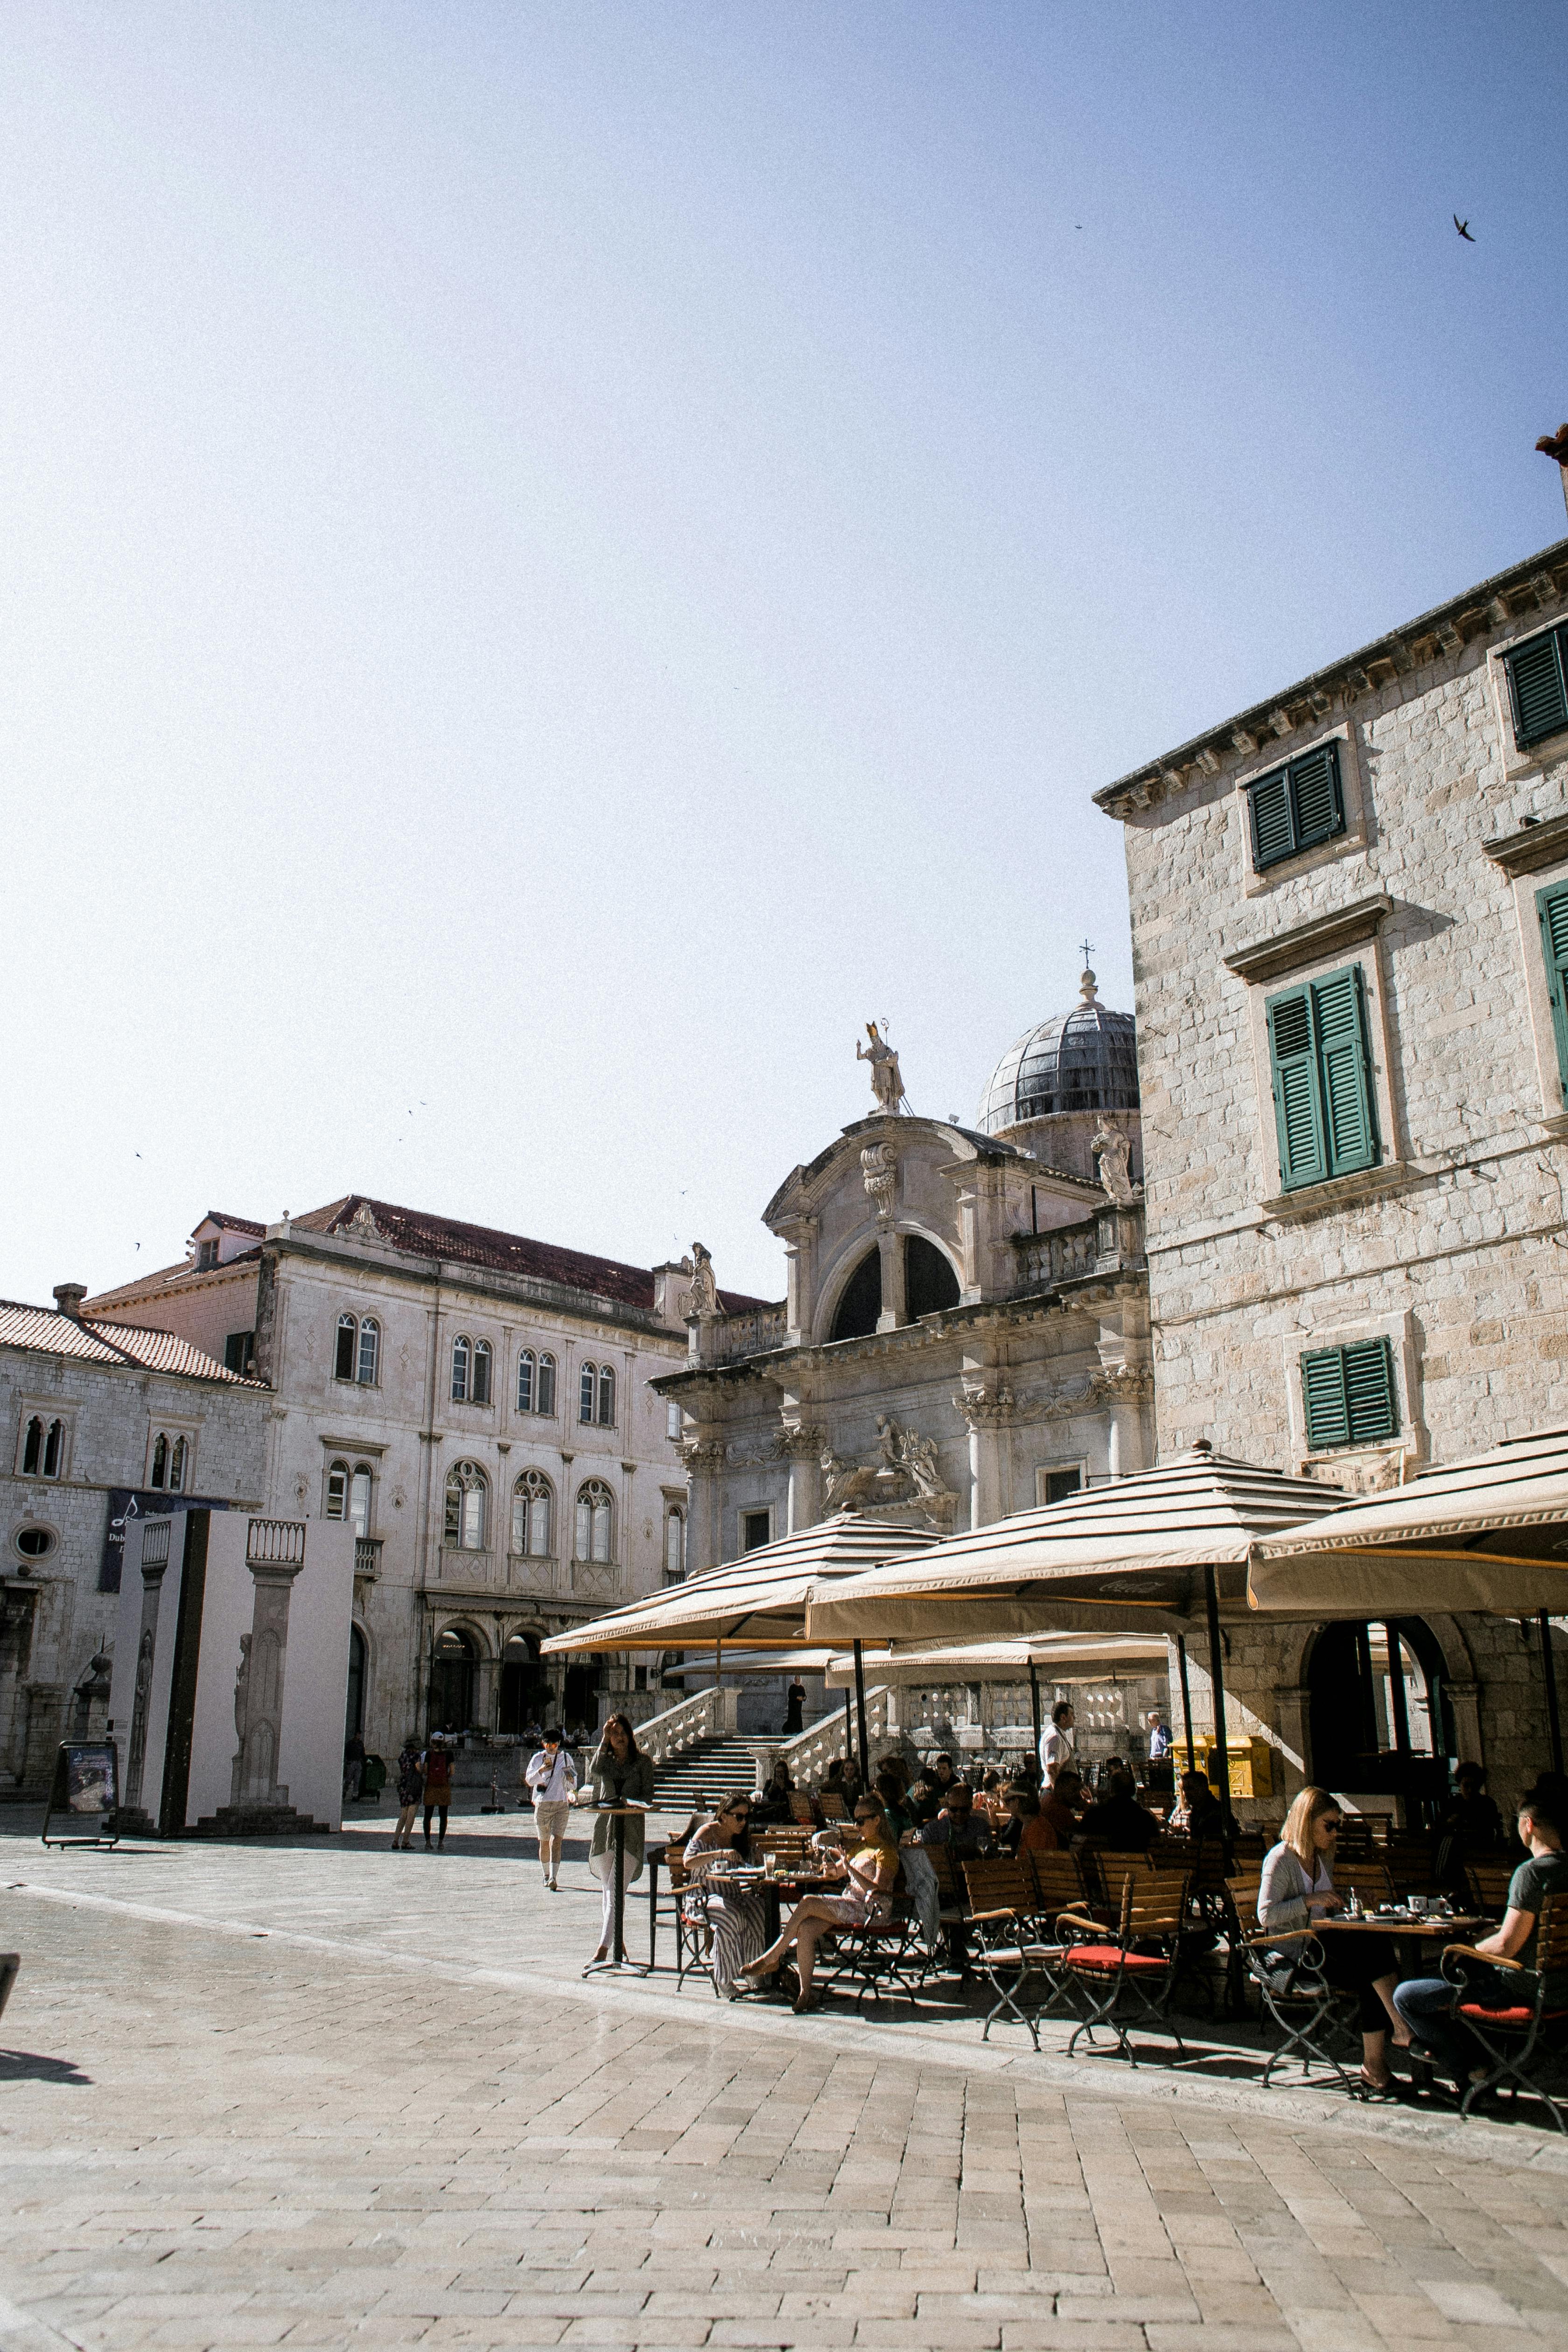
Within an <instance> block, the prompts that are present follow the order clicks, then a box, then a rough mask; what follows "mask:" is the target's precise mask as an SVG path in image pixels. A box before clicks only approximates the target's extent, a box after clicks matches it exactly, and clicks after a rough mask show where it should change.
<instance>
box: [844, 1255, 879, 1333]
mask: <svg viewBox="0 0 1568 2352" xmlns="http://www.w3.org/2000/svg"><path fill="white" fill-rule="evenodd" d="M881 1311H882V1253H881V1251H880V1250H879V1248H877V1247H876V1246H875V1244H873V1246H872V1247H871V1248H870V1249H868V1251H867V1253H866V1255H865V1256H864V1257H863V1258H862V1259H861V1261H860V1263H859V1265H858V1266H857V1267H856V1269H855V1271H854V1273H853V1274H852V1275H851V1276H850V1277H849V1279H848V1281H847V1283H846V1284H845V1286H844V1295H843V1297H841V1298H840V1300H839V1302H838V1312H837V1315H836V1316H835V1317H834V1318H833V1337H834V1339H866V1338H867V1337H868V1335H869V1334H870V1333H871V1332H873V1331H874V1330H875V1329H876V1328H877V1318H878V1317H879V1315H880V1313H881Z"/></svg>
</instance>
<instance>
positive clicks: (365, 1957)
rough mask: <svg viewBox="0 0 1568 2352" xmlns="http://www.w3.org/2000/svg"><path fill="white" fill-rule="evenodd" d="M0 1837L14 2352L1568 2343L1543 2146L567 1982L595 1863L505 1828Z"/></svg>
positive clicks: (960, 2038)
mask: <svg viewBox="0 0 1568 2352" xmlns="http://www.w3.org/2000/svg"><path fill="white" fill-rule="evenodd" d="M10 1828H11V1833H10V1834H5V1835H4V1836H3V1837H0V1883H3V1884H5V1886H6V1889H7V1891H6V1893H5V1910H4V1915H3V1918H0V1943H3V1944H4V1945H5V1947H6V1948H19V1949H20V1950H21V1951H22V1953H23V1955H24V1968H23V1975H22V1977H21V1979H20V1980H19V1983H18V1986H17V1990H16V1993H15V1995H14V1996H13V1999H12V2002H11V2006H10V2008H9V2010H8V2011H7V2012H6V2014H5V2021H4V2023H3V2025H0V2045H4V2050H5V2053H6V2054H5V2056H4V2057H0V2101H3V2103H4V2104H3V2106H0V2116H3V2118H4V2139H3V2154H4V2162H5V2192H6V2194H5V2210H6V2212H7V2214H8V2215H15V2216H16V2217H17V2218H16V2220H15V2221H14V2222H12V2224H11V2225H10V2227H9V2230H8V2231H7V2234H6V2237H5V2241H4V2245H3V2251H0V2346H4V2347H5V2352H44V2347H51V2346H54V2347H58V2345H60V2344H61V2343H67V2344H71V2345H76V2346H80V2347H131V2346H141V2345H171V2346H173V2345H181V2346H195V2347H203V2346H210V2347H227V2346H239V2345H253V2344H289V2345H300V2346H338V2345H349V2344H356V2345H357V2344H364V2345H370V2346H379V2345H396V2344H403V2343H415V2342H418V2343H423V2344H428V2345H437V2344H455V2345H456V2344H461V2345H471V2346H476V2347H477V2346H485V2345H496V2346H508V2347H510V2346H520V2347H522V2346H531V2345H552V2344H583V2345H593V2346H598V2347H645V2346H646V2347H654V2346H661V2347H663V2346H676V2347H684V2346H693V2347H696V2346H707V2345H712V2346H720V2345H732V2346H744V2347H784V2346H800V2347H816V2346H824V2347H827V2346H839V2345H846V2346H887V2347H898V2352H918V2347H923V2346H931V2347H941V2352H968V2347H977V2352H978V2347H994V2352H1032V2347H1041V2352H1045V2347H1083V2352H1134V2347H1151V2352H1177V2347H1184V2346H1189V2345H1190V2346H1192V2347H1194V2348H1195V2347H1199V2346H1200V2345H1201V2347H1203V2352H1232V2348H1233V2347H1234V2352H1271V2347H1281V2352H1285V2347H1312V2352H1319V2347H1321V2352H1362V2347H1367V2352H1372V2347H1384V2346H1394V2345H1398V2346H1402V2347H1403V2346H1406V2345H1421V2346H1426V2345H1433V2346H1438V2345H1464V2346H1474V2347H1483V2346H1488V2347H1489V2346H1496V2347H1499V2352H1502V2347H1509V2352H1513V2347H1515V2346H1517V2344H1518V2343H1519V2342H1520V2341H1521V2340H1524V2341H1529V2342H1535V2343H1540V2344H1543V2345H1563V2344H1568V2194H1565V2189H1568V2143H1564V2142H1563V2140H1561V2139H1559V2138H1558V2137H1556V2136H1555V2135H1549V2134H1547V2133H1545V2132H1542V2131H1538V2130H1535V2129H1533V2128H1531V2127H1529V2126H1518V2125H1514V2126H1500V2125H1488V2124H1476V2125H1473V2126H1463V2127H1461V2126H1456V2125H1455V2124H1453V2123H1451V2122H1449V2121H1447V2119H1446V2118H1444V2117H1441V2116H1415V2115H1410V2114H1407V2113H1405V2112H1404V2111H1399V2110H1390V2109H1374V2110H1365V2109H1355V2110H1351V2109H1348V2108H1347V2106H1346V2105H1345V2104H1344V2102H1343V2101H1342V2100H1339V2099H1332V2098H1330V2097H1328V2096H1327V2095H1319V2094H1316V2093H1312V2092H1306V2093H1301V2092H1299V2091H1296V2090H1287V2091H1282V2092H1279V2093H1260V2092H1258V2090H1257V2089H1256V2087H1253V2086H1250V2085H1249V2084H1247V2081H1246V2080H1245V2079H1237V2076H1236V2074H1235V2073H1234V2072H1227V2071H1226V2064H1225V2063H1224V2062H1223V2061H1219V2060H1216V2059H1215V2058H1214V2057H1213V2056H1212V2055H1211V2057H1210V2058H1208V2059H1205V2058H1204V2057H1203V2056H1201V2055H1200V2056H1198V2057H1197V2058H1196V2059H1195V2060H1194V2066H1193V2068H1192V2069H1191V2071H1190V2073H1189V2074H1183V2075H1181V2076H1180V2077H1177V2076H1174V2075H1173V2073H1172V2071H1171V2070H1170V2069H1169V2068H1168V2067H1167V2066H1166V2065H1164V2064H1163V2063H1152V2064H1150V2065H1147V2066H1145V2067H1141V2068H1140V2069H1139V2071H1138V2073H1137V2074H1131V2075H1130V2074H1128V2072H1127V2070H1126V2069H1125V2068H1124V2067H1121V2066H1120V2065H1116V2064H1114V2063H1110V2062H1099V2063H1091V2064H1089V2065H1079V2066H1074V2067H1068V2064H1067V2063H1065V2062H1064V2061H1063V2060H1062V2059H1061V2057H1060V2056H1059V2054H1053V2053H1059V2049H1060V2044H1061V2041H1062V2040H1063V2039H1064V2038H1065V2036H1063V2035H1061V2034H1058V2035H1056V2036H1055V2038H1054V2040H1052V2039H1051V2037H1050V2036H1049V2035H1048V2036H1047V2041H1048V2043H1049V2046H1048V2048H1047V2053H1046V2054H1044V2055H1043V2056H1042V2057H1040V2058H1038V2059H1037V2058H1036V2057H1035V2056H1034V2055H1033V2053H1031V2052H1029V2050H1028V2048H1027V2045H1026V2043H1021V2042H1020V2041H1019V2039H1018V2038H1017V2037H1016V2036H1015V2037H1013V2038H1011V2039H1004V2040H1003V2041H1002V2042H1000V2043H997V2042H995V2041H994V2042H993V2044H992V2045H991V2046H990V2047H989V2048H983V2047H982V2045H981V2043H980V2040H979V2026H978V2022H977V2021H975V2019H974V2018H973V2016H970V2017H963V2016H960V2015H957V2014H954V2013H948V2014H947V2015H945V2016H943V2015H942V2014H941V2013H935V2014H933V2016H932V2017H931V2018H930V2019H927V2018H925V2017H924V2016H922V2018H921V2021H920V2022H919V2023H918V2024H916V2025H914V2026H910V2025H905V2024H900V2023H888V2022H883V2023H880V2024H878V2023H867V2024H860V2023H857V2022H856V2021H854V2020H853V2019H852V2018H850V2017H848V2016H844V2017H837V2016H835V2015H834V2014H832V2013H831V2012H824V2013H821V2014H818V2015H816V2016H814V2017H811V2018H807V2019H795V2018H793V2017H791V2016H789V2015H788V2014H787V2013H784V2012H781V2011H775V2010H773V2009H771V2008H758V2007H756V2006H755V2005H750V2004H748V2005H743V2006H740V2007H736V2008H721V2007H720V2006H719V2005H718V2004H717V2003H716V2002H715V2001H714V2000H713V1998H712V1995H711V1991H710V1988H709V1986H708V1984H707V1981H706V1979H697V1980H695V1981H693V1982H691V1983H689V1985H688V1987H687V1989H686V1990H684V1991H682V1992H678V1991H676V1990H675V1989H674V1983H673V1979H672V1978H670V1977H668V1976H664V1977H655V1978H650V1979H635V1978H634V1979H621V1980H618V1981H614V1982H608V1981H605V1980H604V1979H599V1980H597V1981H596V1982H595V1983H594V1984H592V1985H584V1983H583V1982H582V1980H581V1978H580V1975H579V1973H578V1971H579V1970H580V1968H581V1965H582V1961H583V1960H584V1958H585V1957H586V1956H587V1954H588V1952H589V1951H591V1949H592V1947H593V1944H594V1941H595V1934H596V1927H597V1918H598V1892H597V1888H596V1885H593V1884H592V1883H591V1882H590V1881H589V1878H588V1874H587V1871H586V1869H585V1867H584V1864H583V1862H582V1860H581V1854H582V1852H583V1848H582V1847H581V1845H575V1846H574V1847H573V1848H572V1849H571V1850H570V1851H571V1854H572V1856H573V1857H574V1858H573V1859H571V1860H570V1861H569V1866H568V1868H567V1871H566V1873H565V1883H563V1892H562V1894H561V1895H557V1896H551V1895H547V1894H545V1893H544V1892H543V1891H542V1889H541V1887H540V1884H539V1878H538V1874H537V1872H536V1871H535V1870H534V1869H533V1868H532V1866H531V1861H525V1860H524V1859H523V1858H524V1857H531V1853H532V1841H531V1831H530V1827H529V1824H528V1822H527V1820H526V1817H522V1816H518V1815H515V1814H514V1815H510V1816H508V1817H506V1818H505V1820H504V1821H503V1822H494V1821H490V1820H485V1819H481V1818H479V1817H475V1816H468V1817H466V1818H464V1819H462V1820H460V1821H456V1822H454V1824H453V1831H452V1836H451V1839H450V1842H449V1845H448V1850H447V1853H446V1854H445V1855H442V1856H439V1857H436V1856H426V1855H425V1854H424V1853H422V1852H418V1851H416V1853H412V1854H409V1855H406V1856H405V1855H402V1854H398V1855H393V1854H392V1853H389V1852H388V1851H387V1846H386V1840H387V1836H388V1833H389V1832H388V1827H387V1824H386V1820H385V1817H383V1821H382V1824H381V1826H380V1827H379V1828H378V1829H374V1830H373V1829H371V1828H370V1827H369V1826H368V1825H367V1826H366V1827H364V1828H363V1829H355V1830H353V1831H351V1832H349V1833H348V1834H347V1835H345V1836H344V1837H343V1838H342V1839H337V1838H334V1839H332V1840H331V1842H330V1843H329V1842H328V1841H326V1840H324V1839H322V1840H318V1841H316V1842H314V1843H312V1844H310V1845H300V1846H296V1847H271V1848H268V1849H259V1848H254V1847H252V1848H246V1847H242V1846H236V1845H227V1846H218V1845H195V1844H186V1845H181V1846H177V1847H171V1846H157V1847H128V1848H122V1849H121V1850H120V1851H119V1852H118V1853H112V1854H101V1853H91V1852H70V1851H68V1852H65V1853H60V1852H57V1851H53V1850H51V1851H49V1852H47V1853H46V1852H45V1851H44V1849H43V1848H42V1847H41V1846H40V1845H39V1843H38V1842H37V1836H36V1834H34V1835H32V1836H28V1835H26V1833H24V1832H25V1824H24V1822H23V1821H22V1820H21V1819H20V1818H16V1820H14V1822H13V1823H12V1824H11V1825H10ZM634 1918H635V1921H636V1927H637V1948H638V1949H639V1951H640V1950H641V1949H642V1948H643V1941H644V1937H646V1924H645V1922H646V1909H645V1906H644V1905H643V1904H642V1902H641V1900H640V1896H639V1899H638V1900H637V1904H636V1906H635V1909H634ZM663 1957H665V1958H668V1945H667V1947H666V1950H665V1952H664V1954H663ZM884 2014H885V2015H886V2014H888V2013H886V2012H885V2013H884ZM899 2014H900V2015H901V2014H902V2012H900V2013H899ZM1210 2046H1211V2049H1212V2045H1210ZM1195 2047H1196V2048H1197V2049H1198V2050H1199V2051H1200V2052H1201V2051H1202V2050H1203V2049H1204V2047H1205V2044H1204V2042H1203V2040H1202V2037H1201V2036H1200V2037H1199V2040H1198V2042H1197V2043H1196V2044H1195ZM1521 2322H1522V2326H1523V2330H1524V2335H1523V2337H1522V2339H1521V2333H1520V2331H1521Z"/></svg>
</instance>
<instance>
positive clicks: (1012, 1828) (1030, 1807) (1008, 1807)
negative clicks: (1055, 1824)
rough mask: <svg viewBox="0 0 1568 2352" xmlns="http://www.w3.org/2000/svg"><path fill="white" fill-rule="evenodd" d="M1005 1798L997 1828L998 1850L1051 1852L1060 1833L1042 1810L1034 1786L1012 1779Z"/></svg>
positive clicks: (1006, 1789) (1003, 1797)
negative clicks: (1000, 1820)
mask: <svg viewBox="0 0 1568 2352" xmlns="http://www.w3.org/2000/svg"><path fill="white" fill-rule="evenodd" d="M1002 1800H1003V1805H1004V1809H1005V1810H1004V1816H1003V1820H1002V1822H1001V1825H1000V1827H999V1828H998V1829H997V1831H996V1832H995V1843H996V1849H997V1851H998V1853H1014V1854H1016V1853H1050V1852H1051V1851H1052V1849H1053V1848H1054V1847H1055V1845H1056V1844H1057V1843H1058V1841H1057V1833H1056V1832H1055V1830H1054V1829H1053V1828H1052V1827H1051V1824H1050V1823H1049V1822H1047V1820H1046V1819H1045V1817H1044V1816H1043V1814H1042V1813H1041V1811H1040V1801H1039V1798H1038V1797H1037V1795H1036V1793H1035V1791H1034V1790H1033V1789H1031V1788H1029V1787H1028V1786H1027V1785H1026V1784H1024V1785H1021V1784H1020V1783H1019V1782H1018V1781H1016V1780H1012V1781H1009V1783H1008V1785H1007V1786H1006V1788H1005V1789H1004V1790H1003V1791H1002Z"/></svg>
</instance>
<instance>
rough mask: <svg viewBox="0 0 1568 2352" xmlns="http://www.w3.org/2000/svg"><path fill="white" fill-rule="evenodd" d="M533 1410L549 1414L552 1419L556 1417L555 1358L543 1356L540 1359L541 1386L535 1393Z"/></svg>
mask: <svg viewBox="0 0 1568 2352" xmlns="http://www.w3.org/2000/svg"><path fill="white" fill-rule="evenodd" d="M533 1410H534V1412H542V1413H547V1414H549V1415H550V1416H551V1417H552V1418H553V1416H554V1412H555V1359H554V1357H553V1356H545V1355H542V1356H541V1357H540V1359H539V1386H538V1388H537V1390H536V1391H534V1407H533Z"/></svg>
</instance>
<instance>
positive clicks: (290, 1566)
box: [229, 1519, 305, 1813]
mask: <svg viewBox="0 0 1568 2352" xmlns="http://www.w3.org/2000/svg"><path fill="white" fill-rule="evenodd" d="M246 1564H247V1567H248V1568H249V1570H250V1574H251V1580H252V1582H253V1584H254V1586H255V1598H254V1600H253V1601H252V1603H251V1616H250V1631H249V1633H242V1634H241V1635H240V1637H239V1647H240V1664H239V1672H238V1675H237V1676H236V1678H235V1686H234V1725H235V1731H236V1733H237V1737H238V1740H239V1745H238V1747H237V1749H236V1750H235V1757H234V1767H233V1771H232V1774H231V1777H230V1783H229V1806H230V1808H231V1810H234V1811H245V1812H247V1813H258V1812H278V1811H285V1810H287V1808H288V1805H289V1790H288V1789H287V1787H286V1786H285V1785H284V1784H283V1783H281V1782H280V1781H279V1778H278V1758H279V1750H280V1748H281V1747H282V1741H283V1679H284V1672H285V1668H286V1666H287V1664H288V1654H289V1601H290V1599H291V1598H292V1595H293V1591H294V1579H295V1578H296V1577H297V1576H298V1575H299V1573H300V1570H301V1569H302V1568H303V1567H304V1565H305V1529H304V1526H303V1523H302V1522H299V1521H289V1520H286V1519H253V1520H252V1521H251V1524H250V1538H249V1543H248V1546H247V1560H246Z"/></svg>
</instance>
